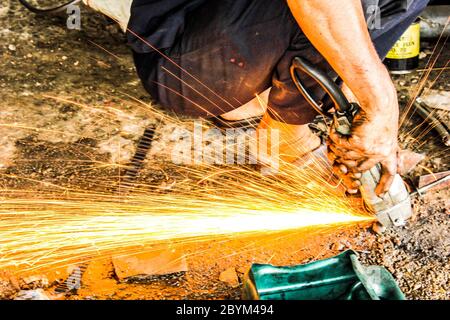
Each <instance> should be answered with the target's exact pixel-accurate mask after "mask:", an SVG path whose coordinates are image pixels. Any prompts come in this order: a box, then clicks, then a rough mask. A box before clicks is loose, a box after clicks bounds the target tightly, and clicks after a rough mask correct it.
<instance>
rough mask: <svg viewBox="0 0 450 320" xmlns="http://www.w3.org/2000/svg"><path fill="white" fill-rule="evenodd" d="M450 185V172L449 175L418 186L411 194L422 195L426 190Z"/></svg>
mask: <svg viewBox="0 0 450 320" xmlns="http://www.w3.org/2000/svg"><path fill="white" fill-rule="evenodd" d="M449 185H450V174H449V175H447V176H444V177H442V178H440V179H438V180H436V181H434V182H432V183H430V184H428V185H426V186H424V187H422V188H417V189H416V191H414V192H412V193H411V194H410V195H411V196H416V195H418V196H422V195H423V194H424V193H425V192H427V191H429V190H431V189H434V188H436V187H441V188H445V187H447V186H449Z"/></svg>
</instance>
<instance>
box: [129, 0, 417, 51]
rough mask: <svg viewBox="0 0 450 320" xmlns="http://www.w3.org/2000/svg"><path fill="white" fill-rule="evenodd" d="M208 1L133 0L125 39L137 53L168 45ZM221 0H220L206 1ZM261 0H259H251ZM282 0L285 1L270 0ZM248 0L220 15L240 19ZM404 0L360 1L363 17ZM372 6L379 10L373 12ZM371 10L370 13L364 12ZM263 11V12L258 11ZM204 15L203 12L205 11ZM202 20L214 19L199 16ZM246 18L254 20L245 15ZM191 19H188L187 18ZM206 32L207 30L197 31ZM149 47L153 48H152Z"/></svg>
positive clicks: (401, 7)
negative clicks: (190, 17)
mask: <svg viewBox="0 0 450 320" xmlns="http://www.w3.org/2000/svg"><path fill="white" fill-rule="evenodd" d="M207 1H208V0H134V1H133V3H132V6H131V17H130V22H129V24H128V29H129V32H128V42H129V44H130V46H131V47H132V49H133V50H134V51H135V52H137V53H147V52H152V51H154V48H157V49H166V48H172V46H173V45H174V44H175V42H176V41H177V39H178V38H179V37H180V36H181V35H182V34H183V32H184V30H185V22H186V19H187V16H188V14H189V13H190V12H192V11H194V10H195V9H197V8H198V7H200V6H201V5H202V4H204V3H205V2H207ZM210 1H213V2H215V1H221V0H210ZM253 1H261V0H253ZM273 1H285V0H273ZM251 2H252V1H248V0H246V1H241V0H236V2H235V3H233V5H232V6H229V7H228V8H227V9H226V10H225V11H226V12H223V13H222V14H223V15H227V16H230V17H233V19H236V20H237V19H240V17H239V16H240V15H241V13H242V12H243V11H244V10H246V8H247V7H248V6H249V5H250V3H251ZM410 2H411V1H408V0H362V3H363V7H364V10H365V11H366V12H365V14H366V18H367V15H368V14H369V15H370V14H377V13H381V15H382V16H384V17H387V16H389V15H393V14H395V13H397V12H401V11H406V9H407V7H408V3H410ZM374 6H378V7H379V8H380V12H376V11H375V12H374V11H373V9H371V7H372V8H373V7H374ZM368 11H371V12H368ZM261 14H264V13H261ZM206 15H207V14H206ZM202 19H217V17H215V18H213V17H211V16H209V17H202ZM249 19H250V20H252V19H253V20H255V21H258V19H254V18H252V17H249ZM191 22H192V21H191ZM201 32H204V33H206V34H207V33H209V32H211V30H204V31H203V30H201ZM152 47H153V48H152Z"/></svg>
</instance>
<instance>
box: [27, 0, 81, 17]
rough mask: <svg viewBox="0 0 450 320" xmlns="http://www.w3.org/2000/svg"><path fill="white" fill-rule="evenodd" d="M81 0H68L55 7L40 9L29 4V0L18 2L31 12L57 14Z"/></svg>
mask: <svg viewBox="0 0 450 320" xmlns="http://www.w3.org/2000/svg"><path fill="white" fill-rule="evenodd" d="M80 1H81V0H72V1H68V2H66V3H65V4H62V5H58V6H56V7H53V8H46V9H40V8H38V7H35V6H34V5H32V4H30V2H29V1H27V0H19V2H20V3H21V4H22V5H23V6H24V7H25V8H27V9H28V10H30V11H31V12H34V13H36V14H58V13H60V12H63V11H64V12H65V11H66V10H67V7H69V6H71V5H73V4H76V3H78V2H80Z"/></svg>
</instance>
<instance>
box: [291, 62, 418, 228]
mask: <svg viewBox="0 0 450 320" xmlns="http://www.w3.org/2000/svg"><path fill="white" fill-rule="evenodd" d="M290 71H291V76H292V79H293V81H294V83H295V85H296V87H297V88H298V90H299V91H300V93H301V94H302V95H303V97H304V98H305V99H306V100H307V101H308V102H309V103H310V104H311V106H313V107H314V108H315V109H316V110H318V111H320V113H322V114H324V112H323V110H322V106H321V103H318V102H317V101H316V100H315V99H314V98H313V96H312V95H311V94H310V93H309V92H308V90H307V89H306V88H305V86H304V84H303V82H302V80H301V79H300V75H301V74H303V75H306V76H309V77H311V78H312V79H314V80H315V81H316V82H317V83H318V84H319V85H320V86H321V87H322V88H323V89H324V90H325V92H326V93H327V94H328V96H329V97H330V98H331V100H332V101H333V102H334V110H335V111H334V113H333V115H332V117H333V122H332V125H333V126H334V127H335V129H336V132H338V133H339V134H341V135H343V136H349V135H351V127H352V122H353V118H354V117H355V115H356V114H357V113H358V111H359V109H360V106H359V105H358V104H357V103H350V102H349V101H348V100H347V98H346V97H345V95H344V93H343V92H342V90H341V88H340V87H339V86H338V85H337V84H336V82H335V81H333V80H332V79H331V77H330V76H328V74H326V73H325V72H324V71H322V70H320V69H319V68H317V67H316V66H314V65H313V64H312V63H310V62H309V61H307V60H306V59H303V58H301V57H295V58H294V60H293V62H292V65H291V68H290ZM380 178H381V166H380V165H379V164H377V165H376V166H375V167H373V168H372V169H370V170H368V171H366V172H364V173H362V177H361V179H360V181H361V187H360V192H361V195H362V198H363V200H364V204H365V206H366V208H367V209H368V210H369V211H371V212H372V213H374V214H375V215H376V217H377V220H378V223H379V224H381V226H382V227H385V228H390V227H393V226H402V225H404V224H405V223H406V220H407V219H408V218H410V217H411V216H412V207H411V198H410V195H409V192H408V190H407V189H406V185H405V183H404V182H403V179H402V178H401V177H400V175H399V174H396V175H395V178H394V181H393V182H392V185H391V187H390V189H389V191H388V192H387V193H386V194H385V195H384V197H383V198H381V197H378V195H377V194H376V193H375V188H376V187H377V185H378V183H379V181H380Z"/></svg>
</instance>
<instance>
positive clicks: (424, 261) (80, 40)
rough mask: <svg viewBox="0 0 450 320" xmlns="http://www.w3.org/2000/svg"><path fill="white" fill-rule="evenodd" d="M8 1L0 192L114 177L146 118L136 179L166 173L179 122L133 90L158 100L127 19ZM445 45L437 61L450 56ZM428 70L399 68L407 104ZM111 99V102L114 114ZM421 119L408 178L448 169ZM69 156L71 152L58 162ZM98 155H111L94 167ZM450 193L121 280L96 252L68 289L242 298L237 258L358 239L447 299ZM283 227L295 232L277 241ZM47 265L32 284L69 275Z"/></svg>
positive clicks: (419, 295)
mask: <svg viewBox="0 0 450 320" xmlns="http://www.w3.org/2000/svg"><path fill="white" fill-rule="evenodd" d="M7 3H10V5H9V6H6V7H4V8H5V9H1V10H0V39H1V44H0V55H1V59H0V70H1V71H0V124H1V126H0V188H1V189H0V197H1V192H2V190H6V189H14V188H29V189H31V190H39V189H40V188H42V183H36V181H40V182H43V181H44V182H47V183H49V184H50V183H52V184H67V183H70V184H72V185H73V184H78V185H80V187H82V188H86V189H90V188H98V187H99V186H100V187H102V186H107V185H108V177H111V176H117V174H118V167H117V166H114V164H120V163H126V162H127V161H128V160H129V159H130V158H131V156H132V155H133V152H134V150H135V146H136V142H137V141H138V139H139V137H140V136H141V135H142V133H143V131H144V128H145V127H147V126H148V125H150V124H158V129H157V134H156V138H155V143H154V144H153V146H152V150H151V152H150V156H149V158H148V159H147V162H146V164H145V167H144V168H143V172H142V174H141V175H140V179H145V180H146V182H147V183H154V184H161V183H167V181H169V180H170V175H171V174H172V173H171V172H170V171H168V172H167V171H164V170H163V169H161V170H156V169H155V168H163V167H164V161H163V159H164V151H165V150H166V148H167V145H168V144H170V137H168V136H170V134H173V133H174V132H176V130H177V128H176V126H174V125H173V124H168V123H162V124H161V123H159V121H158V119H157V118H156V117H151V116H149V112H148V110H146V109H145V108H144V107H143V105H142V104H141V103H139V102H136V101H135V99H139V100H141V101H143V102H146V103H148V102H150V101H151V100H150V98H149V97H148V95H147V94H146V92H145V91H144V90H143V89H142V87H141V85H140V82H139V80H138V78H137V76H136V73H135V70H134V67H133V63H132V58H131V53H130V50H129V49H128V48H127V46H126V43H125V37H124V35H123V34H122V32H121V31H120V30H119V28H118V27H117V26H116V25H115V24H114V23H113V22H112V21H110V20H108V19H107V18H105V17H103V16H101V15H99V14H96V13H94V12H92V11H90V10H88V9H87V8H83V9H82V24H81V30H68V29H67V28H66V24H65V20H64V19H61V18H58V17H52V18H48V17H37V16H35V15H33V14H31V13H29V12H27V11H26V10H25V9H24V8H23V7H21V6H20V5H19V4H18V3H17V2H15V1H14V2H13V1H11V2H9V1H7ZM433 45H434V43H430V44H424V49H423V51H424V54H427V53H428V55H427V57H424V58H423V59H422V60H421V67H423V66H424V64H425V63H426V61H427V60H428V58H429V56H430V51H431V50H432V48H433ZM448 47H449V45H448V44H447V45H446V47H445V49H444V50H443V51H442V54H441V56H440V58H439V60H438V62H437V63H436V67H442V66H444V65H445V63H446V62H447V61H448V60H449V56H450V53H449V50H448ZM421 75H422V73H421V72H420V71H418V72H414V73H412V74H409V75H406V76H396V77H394V80H395V81H396V84H397V85H398V90H399V97H400V102H401V104H402V107H403V108H404V107H405V105H406V102H407V97H406V95H409V94H410V93H411V91H412V90H413V89H414V87H415V86H416V85H417V79H418V78H419V76H421ZM438 75H439V79H438V81H437V82H436V83H434V85H433V88H434V89H438V90H445V91H448V90H449V89H450V88H449V81H448V80H449V73H448V71H445V72H443V73H442V74H439V71H434V72H432V73H431V75H430V80H432V79H434V78H436V77H437V76H438ZM429 82H430V83H431V81H429ZM74 102H75V103H74ZM95 106H102V107H103V108H102V109H97V108H95ZM104 107H107V108H109V109H108V114H107V115H105V114H104V110H105V109H104ZM441 116H442V117H443V118H444V120H445V121H447V122H448V114H446V113H445V112H441ZM420 123H421V120H420V119H419V118H417V117H416V116H414V117H412V118H411V119H409V121H408V122H407V123H406V124H405V125H404V127H403V131H402V132H403V133H402V135H401V142H402V145H403V146H405V147H408V148H410V149H412V150H414V151H416V152H420V153H423V154H425V155H426V158H425V159H424V160H423V161H422V162H421V163H420V166H418V167H417V169H416V170H415V171H414V172H413V173H410V175H409V176H410V177H411V178H414V177H417V176H419V175H422V174H426V173H428V172H429V171H431V172H440V171H445V170H449V163H450V161H449V153H448V148H446V147H445V146H444V145H443V144H442V143H441V142H440V140H439V138H438V137H436V135H435V134H434V133H433V132H431V133H429V134H427V135H424V137H421V139H420V140H419V141H415V140H413V139H411V138H410V137H409V135H408V134H407V133H409V132H411V130H412V129H413V128H416V127H418V126H419V125H420ZM422 131H423V130H422ZM419 132H420V131H419ZM61 158H64V159H65V161H64V162H63V163H62V162H59V161H58V159H61ZM96 162H110V163H111V166H109V167H106V168H105V167H99V168H95V169H92V164H95V163H96ZM87 168H89V170H86V169H87ZM173 174H175V173H173ZM92 177H96V179H92ZM449 193H450V192H449V190H448V189H447V190H441V191H438V192H430V193H428V194H427V195H425V196H424V197H422V198H415V199H414V211H415V215H414V217H413V219H412V220H411V221H410V222H408V223H407V225H406V226H404V227H401V228H397V229H395V230H391V231H388V232H386V233H384V234H383V235H377V234H375V233H374V232H373V231H371V228H370V226H367V225H361V226H360V227H355V226H353V227H351V228H350V227H348V228H347V227H342V228H339V229H331V228H323V229H320V230H317V229H315V230H311V232H308V230H302V231H301V232H284V233H279V234H271V235H267V236H265V237H261V236H255V237H246V238H240V239H217V240H215V241H208V242H204V243H199V244H198V245H195V246H190V247H189V246H188V247H185V248H183V250H185V252H186V253H187V254H188V259H187V262H188V265H189V271H188V272H186V273H183V274H174V275H170V276H164V277H155V278H152V279H148V280H147V281H139V282H131V283H130V282H121V281H119V280H118V279H117V277H116V275H115V274H114V268H113V266H112V263H111V261H110V260H109V259H106V260H100V261H94V262H92V263H90V264H89V265H88V267H87V270H86V272H85V273H84V275H83V279H82V286H81V288H80V290H78V292H76V293H73V294H71V295H68V296H67V297H66V298H67V299H239V298H240V293H241V288H240V287H235V288H232V287H230V286H228V285H227V284H225V283H223V282H221V281H220V280H219V274H220V273H221V272H222V271H224V270H225V269H227V268H229V267H234V268H235V269H236V271H237V275H238V276H239V279H240V281H241V284H242V279H243V274H244V272H245V270H246V269H247V268H248V267H249V266H250V265H251V264H252V263H254V262H259V263H271V264H274V265H293V264H300V263H306V262H310V261H313V260H317V259H322V258H326V257H330V256H333V255H335V254H337V253H339V252H340V251H342V250H345V249H349V248H351V249H353V250H355V251H357V252H358V253H359V255H360V259H361V261H362V262H363V263H364V264H376V265H382V266H385V267H386V268H387V269H388V270H389V271H390V272H391V273H392V274H393V275H394V277H395V279H396V280H397V282H398V284H399V285H400V287H401V289H402V290H403V292H404V293H405V295H406V296H407V298H408V299H450V289H449V288H450V263H449V261H450V259H449V255H450V234H449V231H450V222H449V209H450V205H449V203H448V198H449ZM0 205H1V203H0ZM281 238H282V239H285V240H287V241H278V240H279V239H281ZM225 240H226V241H225ZM243 248H244V249H243ZM0 252H1V251H0ZM46 276H47V277H48V278H49V279H50V280H51V281H48V283H47V282H44V283H40V284H35V285H34V287H42V288H44V289H45V290H46V291H47V292H51V291H52V290H54V288H55V286H56V285H57V284H58V281H60V280H61V279H58V277H59V278H63V275H62V274H59V275H58V274H57V275H55V274H52V275H46ZM20 288H22V289H24V288H29V286H28V287H27V286H25V285H24V284H23V281H21V279H15V278H11V277H9V276H8V275H7V274H6V273H5V272H4V271H3V270H0V299H10V298H14V297H15V296H16V294H17V292H18V290H19V289H20Z"/></svg>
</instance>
